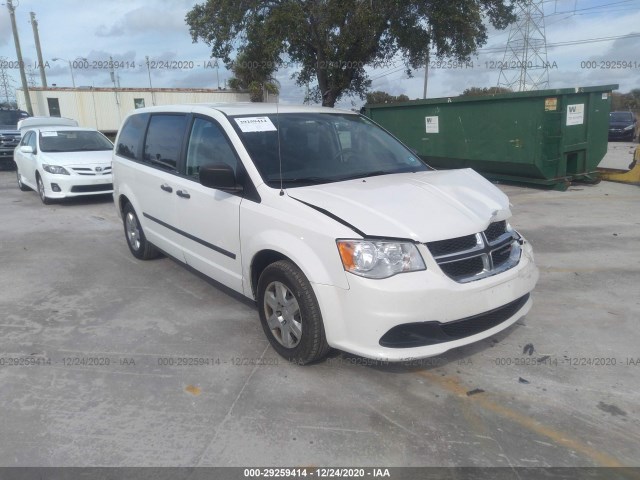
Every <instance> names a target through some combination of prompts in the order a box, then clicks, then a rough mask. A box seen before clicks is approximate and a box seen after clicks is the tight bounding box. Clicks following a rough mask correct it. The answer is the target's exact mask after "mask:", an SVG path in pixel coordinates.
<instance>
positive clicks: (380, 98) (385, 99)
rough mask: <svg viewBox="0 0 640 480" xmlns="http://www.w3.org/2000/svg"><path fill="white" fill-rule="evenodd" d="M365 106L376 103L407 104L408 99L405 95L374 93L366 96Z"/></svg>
mask: <svg viewBox="0 0 640 480" xmlns="http://www.w3.org/2000/svg"><path fill="white" fill-rule="evenodd" d="M366 98H367V104H370V105H373V104H376V103H398V102H408V101H409V97H407V96H406V95H404V94H402V95H398V96H395V95H390V94H388V93H387V92H381V91H375V92H369V93H367V95H366Z"/></svg>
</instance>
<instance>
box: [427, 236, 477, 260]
mask: <svg viewBox="0 0 640 480" xmlns="http://www.w3.org/2000/svg"><path fill="white" fill-rule="evenodd" d="M477 243H478V242H477V241H476V236H475V235H467V236H465V237H457V238H452V239H450V240H440V241H437V242H431V243H429V250H430V251H431V254H432V255H434V256H440V255H449V254H451V253H456V252H463V251H465V250H470V249H472V248H474V247H475V246H476V245H477Z"/></svg>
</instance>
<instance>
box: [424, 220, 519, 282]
mask: <svg viewBox="0 0 640 480" xmlns="http://www.w3.org/2000/svg"><path fill="white" fill-rule="evenodd" d="M519 240H520V236H519V235H518V234H517V233H516V232H515V231H514V230H511V229H510V228H509V227H508V225H507V222H506V221H504V220H502V221H499V222H494V223H491V224H490V225H489V227H488V228H487V229H486V230H485V231H484V232H481V233H476V234H475V235H467V236H464V237H456V238H452V239H449V240H438V241H436V242H429V243H427V248H428V249H429V251H430V252H431V254H432V255H433V258H434V259H435V261H436V262H437V263H438V265H439V267H440V269H441V270H442V272H443V273H444V274H445V275H447V276H448V277H449V278H451V279H452V280H455V281H456V282H460V283H466V282H471V281H473V280H479V279H481V278H486V277H488V276H491V275H496V274H498V273H501V272H504V271H505V270H508V269H510V268H513V267H515V266H516V265H517V264H518V262H519V261H520V244H519Z"/></svg>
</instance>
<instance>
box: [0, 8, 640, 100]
mask: <svg viewBox="0 0 640 480" xmlns="http://www.w3.org/2000/svg"><path fill="white" fill-rule="evenodd" d="M5 1H6V0H0V57H1V58H3V59H4V60H5V61H6V63H5V67H9V68H7V69H6V71H7V73H8V74H9V76H10V77H12V78H13V80H14V86H15V87H18V86H19V85H20V76H19V71H18V70H17V69H15V68H12V67H15V61H16V51H15V46H14V42H13V35H12V32H11V24H10V20H9V14H8V9H7V7H6V4H5ZM196 3H201V2H199V1H197V0H109V1H103V0H93V1H91V2H88V1H80V0H56V1H55V2H52V1H50V0H14V6H15V7H16V22H17V26H18V32H19V36H20V43H21V47H22V55H23V59H24V61H25V63H26V64H27V65H30V66H32V70H33V74H32V81H34V82H35V84H36V85H37V86H40V76H39V73H38V70H36V69H35V68H34V67H35V65H36V60H37V56H36V49H35V42H34V38H33V32H32V27H31V23H30V16H29V12H34V13H35V15H36V20H37V22H38V28H39V35H40V43H41V45H42V51H43V60H44V64H45V72H46V76H47V82H48V84H49V85H50V86H51V85H53V84H55V85H57V86H59V87H67V86H71V85H72V75H71V74H72V72H73V81H74V82H75V85H76V86H95V87H109V86H113V82H112V79H111V76H110V71H109V68H108V62H109V60H110V59H113V60H114V61H117V62H119V64H120V66H121V68H118V70H117V76H118V78H117V81H118V82H119V85H120V86H121V87H132V88H135V87H147V88H148V87H149V86H150V85H151V86H152V87H154V88H158V87H167V88H170V87H176V88H198V87H199V88H217V87H218V86H220V87H223V88H224V86H225V80H227V79H228V78H229V77H230V76H231V75H230V72H229V71H227V70H226V69H225V67H224V65H223V64H222V62H219V63H216V59H212V58H211V57H210V53H211V52H210V48H209V47H208V46H207V45H206V44H205V43H203V42H198V43H193V42H192V40H191V36H190V34H189V29H188V26H187V25H186V23H185V20H184V18H185V15H186V13H187V12H188V11H189V10H190V9H191V8H192V7H193V6H194V5H195V4H196ZM543 7H544V15H545V33H546V42H547V62H548V64H549V66H550V69H549V88H567V87H571V88H573V87H579V86H580V87H582V86H592V85H609V84H619V85H620V88H619V91H621V92H627V91H629V90H631V89H633V88H640V0H545V2H544V4H543ZM508 38H509V28H507V29H506V30H502V31H495V30H493V29H490V31H489V38H488V41H487V43H486V45H484V46H483V47H482V48H481V49H480V50H479V51H478V53H477V55H476V56H474V57H472V58H471V60H470V62H469V63H468V64H464V65H463V66H462V68H455V69H454V68H451V66H452V65H447V64H438V63H433V64H432V68H430V69H429V72H428V90H427V97H428V98H439V97H449V96H456V95H459V94H460V93H462V91H463V90H464V89H466V88H469V87H491V86H495V85H496V84H497V83H498V77H499V73H500V70H499V66H500V63H501V62H502V61H503V59H504V49H505V46H506V42H507V39H508ZM147 57H149V62H150V63H149V65H150V66H151V67H153V68H151V69H148V68H147V62H146V58H147ZM54 58H57V59H58V60H53V59H54ZM69 62H71V65H70V64H69ZM434 62H435V59H434ZM216 64H217V65H218V67H217V68H216ZM104 67H106V68H104ZM166 67H173V68H166ZM175 67H179V68H175ZM71 70H72V71H71ZM292 73H294V70H293V69H291V68H288V69H282V70H280V71H278V72H277V74H276V77H277V79H278V80H279V81H280V83H281V86H282V87H281V97H280V98H281V102H283V103H302V102H303V100H304V96H305V88H304V87H299V86H297V85H296V84H295V82H294V81H293V80H292V79H291V75H292ZM368 73H369V76H370V78H371V79H372V90H383V91H386V92H388V93H391V94H393V95H399V94H405V95H407V96H409V97H410V98H411V99H414V98H422V96H423V87H424V70H418V71H414V72H413V77H408V76H407V74H406V72H405V71H404V68H403V65H402V62H401V61H400V60H398V62H397V65H395V66H387V67H386V68H378V69H368ZM2 95H3V93H2V92H0V96H2ZM0 100H4V98H0ZM363 103H364V102H363V101H362V100H361V99H359V98H357V97H354V98H345V99H343V100H341V101H340V102H339V104H338V106H340V107H344V108H359V107H360V106H361V105H362V104H363Z"/></svg>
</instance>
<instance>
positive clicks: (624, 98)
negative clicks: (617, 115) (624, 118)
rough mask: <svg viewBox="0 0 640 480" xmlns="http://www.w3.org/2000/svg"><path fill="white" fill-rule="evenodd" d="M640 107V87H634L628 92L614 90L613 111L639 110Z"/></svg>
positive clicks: (612, 98)
mask: <svg viewBox="0 0 640 480" xmlns="http://www.w3.org/2000/svg"><path fill="white" fill-rule="evenodd" d="M639 109H640V88H634V89H633V90H631V91H630V92H628V93H618V92H613V95H612V97H611V111H612V112H613V111H616V110H639Z"/></svg>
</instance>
